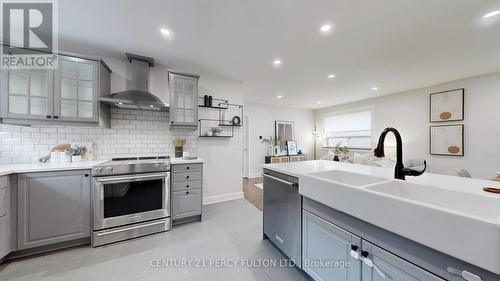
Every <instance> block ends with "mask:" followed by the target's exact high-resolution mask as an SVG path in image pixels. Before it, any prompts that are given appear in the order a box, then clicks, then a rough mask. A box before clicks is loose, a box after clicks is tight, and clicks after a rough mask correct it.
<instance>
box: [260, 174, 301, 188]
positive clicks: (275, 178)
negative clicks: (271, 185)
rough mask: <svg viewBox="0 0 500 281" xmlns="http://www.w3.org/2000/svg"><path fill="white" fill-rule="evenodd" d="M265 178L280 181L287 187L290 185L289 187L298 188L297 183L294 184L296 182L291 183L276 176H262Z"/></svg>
mask: <svg viewBox="0 0 500 281" xmlns="http://www.w3.org/2000/svg"><path fill="white" fill-rule="evenodd" d="M262 175H263V176H264V177H268V178H270V179H273V180H275V181H279V182H281V183H283V184H286V185H289V186H297V183H294V182H291V181H287V180H282V179H280V178H277V177H274V176H270V175H268V174H262Z"/></svg>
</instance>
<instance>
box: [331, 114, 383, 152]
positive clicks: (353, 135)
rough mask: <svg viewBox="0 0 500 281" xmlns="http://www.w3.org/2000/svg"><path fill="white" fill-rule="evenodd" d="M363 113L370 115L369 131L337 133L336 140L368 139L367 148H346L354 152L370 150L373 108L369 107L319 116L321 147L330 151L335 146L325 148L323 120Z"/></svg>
mask: <svg viewBox="0 0 500 281" xmlns="http://www.w3.org/2000/svg"><path fill="white" fill-rule="evenodd" d="M364 111H369V112H370V115H371V124H370V125H371V128H370V130H369V131H343V132H339V133H338V135H337V136H336V137H337V138H339V137H341V138H348V139H354V138H369V139H370V146H369V147H364V146H363V147H360V146H350V145H348V146H347V147H348V148H350V149H354V150H372V149H373V140H372V136H373V123H374V112H375V110H374V108H373V106H370V107H362V108H356V109H352V110H343V111H335V112H329V113H325V114H323V115H322V116H321V126H322V134H323V138H322V141H321V142H322V147H323V148H325V149H330V148H334V147H335V146H326V144H327V142H328V141H327V140H326V138H327V136H326V135H325V118H327V117H331V116H336V115H346V114H350V113H356V112H364Z"/></svg>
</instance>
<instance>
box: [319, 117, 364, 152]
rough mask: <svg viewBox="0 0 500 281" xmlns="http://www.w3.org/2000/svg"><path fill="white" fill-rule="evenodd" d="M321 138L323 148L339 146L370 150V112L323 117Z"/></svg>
mask: <svg viewBox="0 0 500 281" xmlns="http://www.w3.org/2000/svg"><path fill="white" fill-rule="evenodd" d="M323 136H324V138H323V147H335V146H337V145H338V144H340V145H341V146H347V147H349V148H353V149H371V148H372V141H371V136H372V111H371V110H363V111H356V112H349V113H343V114H335V115H326V116H324V117H323Z"/></svg>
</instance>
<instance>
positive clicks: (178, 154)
mask: <svg viewBox="0 0 500 281" xmlns="http://www.w3.org/2000/svg"><path fill="white" fill-rule="evenodd" d="M181 157H182V146H179V147H176V148H175V158H181Z"/></svg>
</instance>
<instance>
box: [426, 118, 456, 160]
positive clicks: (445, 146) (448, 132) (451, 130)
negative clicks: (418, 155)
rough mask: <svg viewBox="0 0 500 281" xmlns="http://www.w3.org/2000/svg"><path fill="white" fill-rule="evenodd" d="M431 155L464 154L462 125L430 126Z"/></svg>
mask: <svg viewBox="0 0 500 281" xmlns="http://www.w3.org/2000/svg"><path fill="white" fill-rule="evenodd" d="M429 130H430V153H431V155H443V156H464V125H441V126H430V129H429Z"/></svg>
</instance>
